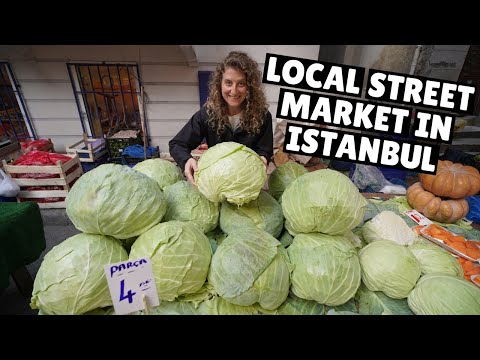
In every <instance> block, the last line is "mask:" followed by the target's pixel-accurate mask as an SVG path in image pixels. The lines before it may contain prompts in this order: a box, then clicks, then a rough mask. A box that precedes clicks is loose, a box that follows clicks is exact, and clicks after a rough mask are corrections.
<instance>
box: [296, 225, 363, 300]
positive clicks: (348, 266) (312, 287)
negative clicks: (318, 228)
mask: <svg viewBox="0 0 480 360" xmlns="http://www.w3.org/2000/svg"><path fill="white" fill-rule="evenodd" d="M287 252H288V255H289V258H290V262H291V263H292V265H293V266H294V269H293V272H292V286H291V290H292V292H293V293H294V294H295V295H296V296H298V297H299V298H302V299H306V300H315V301H317V302H318V303H320V304H326V305H330V306H337V305H341V304H344V303H346V302H347V301H348V300H350V299H351V298H352V297H353V296H354V295H355V293H356V291H357V289H358V287H359V286H360V279H361V268H360V262H359V259H358V255H357V252H356V251H355V249H354V247H353V246H352V244H351V242H350V241H349V240H348V239H347V238H346V237H345V236H342V235H337V236H332V235H326V234H320V233H316V234H313V233H310V234H298V235H297V236H295V238H294V240H293V243H292V244H291V245H290V246H289V247H288V249H287Z"/></svg>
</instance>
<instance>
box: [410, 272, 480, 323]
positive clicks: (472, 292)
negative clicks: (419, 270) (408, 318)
mask: <svg viewBox="0 0 480 360" xmlns="http://www.w3.org/2000/svg"><path fill="white" fill-rule="evenodd" d="M408 306H409V307H410V309H412V311H413V312H414V313H415V314H417V315H480V288H477V287H476V286H475V285H473V284H472V283H470V282H468V281H466V280H464V279H460V278H458V277H456V276H452V275H447V274H427V275H424V276H422V277H421V278H420V280H419V281H418V284H417V286H415V289H413V290H412V292H411V293H410V295H408Z"/></svg>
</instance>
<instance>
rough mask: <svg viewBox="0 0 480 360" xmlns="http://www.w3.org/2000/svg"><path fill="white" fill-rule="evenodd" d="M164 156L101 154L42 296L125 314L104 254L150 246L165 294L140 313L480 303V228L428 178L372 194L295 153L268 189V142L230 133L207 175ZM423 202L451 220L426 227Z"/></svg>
mask: <svg viewBox="0 0 480 360" xmlns="http://www.w3.org/2000/svg"><path fill="white" fill-rule="evenodd" d="M155 161H157V160H155ZM163 165H165V164H163V163H161V162H156V163H152V162H149V163H147V162H145V164H144V165H142V166H139V168H140V169H141V168H142V167H143V166H145V169H144V170H145V172H143V171H138V170H137V169H131V168H129V167H128V166H124V165H112V164H107V165H101V166H99V167H97V168H95V169H93V170H91V171H89V172H88V173H85V174H84V175H83V176H82V177H81V178H80V179H79V180H78V181H77V182H76V183H75V185H74V186H73V188H72V190H71V191H70V193H69V196H68V198H67V215H68V216H69V218H70V220H71V221H72V223H73V224H74V225H75V226H76V227H77V229H79V230H80V231H82V233H81V234H79V235H76V236H74V237H71V238H68V239H66V240H65V241H63V242H62V243H61V244H60V245H58V246H56V247H54V248H53V249H52V250H51V251H50V252H49V253H47V255H46V256H45V258H44V259H43V263H42V264H41V267H40V269H39V271H38V274H37V276H36V278H35V283H34V290H33V293H32V298H31V307H32V308H35V309H39V314H45V315H54V314H86V315H115V311H114V309H113V307H112V306H113V303H112V299H111V297H110V293H109V290H108V286H107V282H106V277H105V274H104V270H103V267H104V266H105V265H108V264H111V263H114V262H119V261H125V260H135V259H138V258H141V257H148V258H150V261H151V264H152V270H153V274H154V278H155V285H156V289H157V295H158V297H159V300H160V304H159V305H158V306H155V307H153V308H149V307H147V306H145V307H144V308H143V309H142V310H139V311H135V312H133V313H131V314H132V315H174V314H178V315H290V314H293V315H424V314H425V315H437V314H442V315H443V314H469V315H474V314H476V315H480V283H479V284H478V285H477V284H476V276H478V275H480V264H479V261H480V231H477V230H475V229H473V228H472V227H471V226H470V224H469V223H467V222H465V221H462V220H460V219H461V218H462V214H464V212H465V209H463V208H462V212H461V214H460V213H459V214H456V215H455V214H452V213H450V214H449V213H448V212H442V211H446V210H440V206H441V205H440V204H439V209H437V210H435V209H434V206H433V205H428V206H427V205H424V204H423V203H422V202H421V201H420V200H419V199H417V196H419V195H422V194H421V192H427V191H426V190H424V189H423V187H422V184H421V182H418V183H417V184H415V185H412V186H411V187H410V188H409V193H407V196H397V197H394V198H392V199H390V200H376V199H368V200H367V199H366V198H365V197H364V196H363V195H362V194H361V193H360V191H359V190H358V188H357V187H356V186H355V185H354V184H353V182H352V180H351V179H350V178H349V177H348V176H346V175H344V174H343V173H340V172H338V171H335V170H331V169H317V170H314V171H311V172H303V171H301V170H300V169H299V168H298V167H297V166H294V165H288V164H285V165H286V166H284V167H283V168H280V167H279V168H277V169H280V170H278V171H277V173H276V175H275V177H277V179H276V180H274V181H273V180H272V181H270V185H275V184H276V185H278V189H277V190H272V187H270V188H269V192H266V191H264V190H262V188H264V186H265V185H266V184H267V178H268V177H267V174H266V167H265V166H264V164H263V162H262V161H261V159H260V158H259V156H258V155H257V154H256V153H254V152H253V151H252V150H251V149H249V148H247V147H245V146H243V145H240V144H237V143H232V142H230V143H221V144H218V145H216V146H214V147H211V148H209V149H207V150H205V152H204V153H203V154H202V156H201V157H200V160H199V162H198V168H199V170H198V171H197V172H196V173H195V179H196V182H197V185H198V187H197V188H195V187H194V186H192V185H191V184H189V183H187V182H186V181H185V179H184V178H182V179H179V180H178V181H175V180H176V179H177V174H178V173H179V170H178V169H177V168H172V167H171V166H170V165H167V166H164V167H163ZM296 165H298V164H296ZM150 166H153V167H152V168H150ZM161 167H162V168H163V169H160V170H159V171H157V170H158V169H159V168H161ZM153 168H155V169H154V170H152V169H153ZM282 169H283V170H282ZM170 170H171V171H170ZM463 170H465V169H463ZM450 172H452V170H450ZM467 172H468V170H467ZM272 174H273V173H272ZM456 178H457V179H458V177H456ZM427 180H428V179H427ZM427 180H426V181H427ZM162 184H163V185H162ZM167 184H168V185H167ZM276 185H275V186H276ZM457 185H458V181H457ZM162 186H163V187H162ZM275 186H273V188H274V189H275ZM432 189H433V190H434V191H437V190H436V187H433V188H432ZM452 191H453V190H451V191H450V195H452ZM469 191H471V190H469ZM428 193H430V192H428ZM467 193H469V192H466V194H467ZM430 194H431V196H432V198H431V199H430V200H431V201H432V200H433V199H434V198H438V199H439V200H440V202H446V201H453V202H461V201H462V198H460V199H453V198H452V199H450V198H448V199H447V198H444V197H443V195H436V194H434V193H430ZM455 194H457V195H458V194H460V192H459V191H456V192H455ZM422 197H425V198H427V197H430V195H425V194H423V195H422V196H421V199H422ZM422 201H423V200H422ZM425 201H426V200H425ZM435 201H436V200H435ZM419 204H420V205H419ZM449 204H451V203H449ZM455 206H456V205H450V207H451V208H454V207H455ZM412 208H415V209H417V211H420V210H421V211H423V213H424V214H425V215H426V214H428V215H426V216H427V217H428V216H432V217H433V216H434V215H435V214H437V212H439V211H440V213H441V219H445V221H444V222H441V223H435V224H434V226H430V227H428V228H424V227H423V226H419V225H418V224H417V223H416V222H415V221H414V220H413V219H412V218H410V217H408V216H407V215H406V214H405V212H406V211H407V210H411V209H412ZM434 211H435V213H434ZM432 214H433V215H432ZM439 216H440V215H439ZM463 216H464V215H463ZM455 219H456V220H455ZM446 229H448V230H449V231H447V230H446ZM427 230H428V234H430V235H431V236H435V237H436V238H437V239H439V240H441V241H442V244H447V245H448V246H449V247H451V249H456V250H458V251H463V252H465V253H466V254H468V255H469V257H470V258H471V259H472V260H475V261H470V260H468V259H467V258H464V257H462V256H458V254H455V253H453V252H452V251H448V248H442V247H440V246H439V245H438V244H437V243H435V242H433V241H432V240H429V236H430V235H428V236H427V235H426V233H425V232H426V231H427ZM455 256H457V257H455ZM477 281H480V280H477Z"/></svg>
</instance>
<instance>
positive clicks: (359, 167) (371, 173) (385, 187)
mask: <svg viewBox="0 0 480 360" xmlns="http://www.w3.org/2000/svg"><path fill="white" fill-rule="evenodd" d="M352 181H353V183H354V184H355V186H356V187H357V188H358V189H360V190H364V189H365V188H367V187H370V188H371V189H372V190H373V191H374V192H381V193H384V194H400V195H404V194H405V193H406V189H405V188H404V187H403V186H401V185H395V184H393V183H391V182H390V181H388V180H387V179H385V176H383V174H382V172H381V171H380V170H379V169H378V168H377V167H375V166H372V165H363V164H356V165H355V171H354V172H353V175H352Z"/></svg>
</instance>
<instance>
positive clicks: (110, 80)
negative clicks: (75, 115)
mask: <svg viewBox="0 0 480 360" xmlns="http://www.w3.org/2000/svg"><path fill="white" fill-rule="evenodd" d="M67 67H68V73H69V76H70V80H71V83H72V87H73V91H74V93H75V100H76V103H77V109H78V112H79V114H80V119H81V123H82V128H83V132H84V133H86V134H87V135H88V136H90V137H101V138H106V137H110V136H112V135H113V134H115V133H117V132H118V131H121V130H139V131H140V132H142V124H141V116H143V111H142V110H143V109H142V107H141V106H140V101H139V99H140V97H141V87H142V84H141V81H140V77H139V71H138V65H127V64H105V63H102V64H67ZM144 125H145V133H146V134H145V136H146V138H147V139H148V129H147V126H146V124H144Z"/></svg>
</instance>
